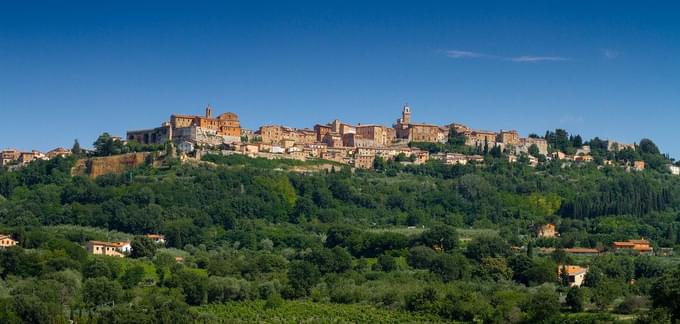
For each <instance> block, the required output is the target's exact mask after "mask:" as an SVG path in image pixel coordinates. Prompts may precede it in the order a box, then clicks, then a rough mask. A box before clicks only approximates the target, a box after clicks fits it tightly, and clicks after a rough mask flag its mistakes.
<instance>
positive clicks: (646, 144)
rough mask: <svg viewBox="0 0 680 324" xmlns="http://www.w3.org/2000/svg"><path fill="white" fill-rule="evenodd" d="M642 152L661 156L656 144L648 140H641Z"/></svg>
mask: <svg viewBox="0 0 680 324" xmlns="http://www.w3.org/2000/svg"><path fill="white" fill-rule="evenodd" d="M638 146H639V147H640V152H642V153H647V154H655V155H656V154H661V151H660V150H659V147H658V146H656V144H654V142H653V141H652V140H650V139H648V138H643V139H641V140H640V144H639V145H638Z"/></svg>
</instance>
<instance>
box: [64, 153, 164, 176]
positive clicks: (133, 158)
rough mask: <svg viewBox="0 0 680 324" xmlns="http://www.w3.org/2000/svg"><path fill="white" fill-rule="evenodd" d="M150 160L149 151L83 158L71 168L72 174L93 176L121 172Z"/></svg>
mask: <svg viewBox="0 0 680 324" xmlns="http://www.w3.org/2000/svg"><path fill="white" fill-rule="evenodd" d="M149 160H151V154H150V153H148V152H143V153H128V154H122V155H115V156H106V157H96V158H90V159H81V160H78V162H76V165H75V166H74V167H73V169H71V174H72V175H74V176H75V175H87V176H89V177H91V178H96V177H98V176H100V175H102V174H107V173H114V174H121V173H123V172H125V171H126V170H130V169H133V168H136V167H138V166H141V165H144V164H146V163H147V162H148V161H149Z"/></svg>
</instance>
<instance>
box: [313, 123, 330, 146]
mask: <svg viewBox="0 0 680 324" xmlns="http://www.w3.org/2000/svg"><path fill="white" fill-rule="evenodd" d="M331 132H332V129H331V127H330V126H328V125H321V124H316V125H314V133H315V134H316V141H317V142H323V139H324V136H326V134H329V133H331Z"/></svg>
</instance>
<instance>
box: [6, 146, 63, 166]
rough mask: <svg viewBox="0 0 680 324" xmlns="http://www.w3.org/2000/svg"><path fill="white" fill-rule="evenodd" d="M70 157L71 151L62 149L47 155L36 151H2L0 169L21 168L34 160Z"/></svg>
mask: <svg viewBox="0 0 680 324" xmlns="http://www.w3.org/2000/svg"><path fill="white" fill-rule="evenodd" d="M69 155H71V150H69V149H65V148H63V147H59V148H56V149H54V150H51V151H49V152H47V153H43V152H40V151H37V150H33V151H30V152H22V151H19V150H17V149H4V150H2V152H0V167H12V166H16V167H19V166H22V165H26V164H28V163H31V162H33V161H35V160H50V159H53V158H55V157H59V156H61V157H66V156H69Z"/></svg>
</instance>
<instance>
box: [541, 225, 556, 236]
mask: <svg viewBox="0 0 680 324" xmlns="http://www.w3.org/2000/svg"><path fill="white" fill-rule="evenodd" d="M536 234H537V235H538V237H555V236H557V235H558V233H557V230H556V227H555V224H544V225H541V226H539V227H538V228H537V230H536Z"/></svg>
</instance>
